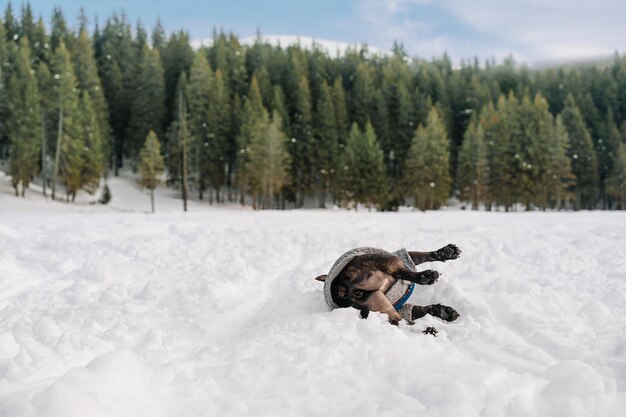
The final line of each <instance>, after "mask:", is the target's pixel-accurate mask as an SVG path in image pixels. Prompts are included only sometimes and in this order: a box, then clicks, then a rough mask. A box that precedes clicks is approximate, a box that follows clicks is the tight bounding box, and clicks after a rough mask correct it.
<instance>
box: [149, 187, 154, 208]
mask: <svg viewBox="0 0 626 417" xmlns="http://www.w3.org/2000/svg"><path fill="white" fill-rule="evenodd" d="M150 206H151V207H152V212H153V213H154V188H150Z"/></svg>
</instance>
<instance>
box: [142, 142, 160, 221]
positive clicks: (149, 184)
mask: <svg viewBox="0 0 626 417" xmlns="http://www.w3.org/2000/svg"><path fill="white" fill-rule="evenodd" d="M137 170H138V171H139V175H141V186H142V187H144V188H147V189H148V190H150V206H151V208H152V212H153V213H154V189H155V188H156V187H157V185H159V183H160V182H161V181H160V180H159V176H160V175H161V174H162V173H163V171H164V170H165V166H164V163H163V156H162V155H161V144H160V143H159V139H158V138H157V136H156V134H155V133H154V131H153V130H151V131H150V132H149V133H148V136H147V137H146V142H145V144H144V146H143V148H142V149H141V151H140V153H139V166H138V169H137Z"/></svg>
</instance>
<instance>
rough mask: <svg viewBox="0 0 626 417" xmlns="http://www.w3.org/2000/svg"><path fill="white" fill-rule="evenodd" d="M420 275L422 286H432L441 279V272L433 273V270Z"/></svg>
mask: <svg viewBox="0 0 626 417" xmlns="http://www.w3.org/2000/svg"><path fill="white" fill-rule="evenodd" d="M419 274H420V275H419V284H420V285H432V284H434V283H435V282H437V280H438V279H439V272H437V271H433V270H432V269H427V270H426V271H422V272H420V273H419Z"/></svg>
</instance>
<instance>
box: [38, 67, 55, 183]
mask: <svg viewBox="0 0 626 417" xmlns="http://www.w3.org/2000/svg"><path fill="white" fill-rule="evenodd" d="M37 84H38V87H39V93H40V94H39V99H40V105H41V180H42V181H41V182H42V186H43V195H46V186H47V183H48V181H49V179H50V178H49V172H48V171H49V167H48V148H49V146H50V145H49V141H48V139H49V138H51V137H53V136H52V132H53V128H52V126H53V121H54V116H55V113H56V112H55V109H56V102H55V99H54V98H55V97H54V96H55V94H54V85H53V78H52V74H51V73H50V69H49V68H48V65H46V63H45V62H40V63H39V65H38V66H37Z"/></svg>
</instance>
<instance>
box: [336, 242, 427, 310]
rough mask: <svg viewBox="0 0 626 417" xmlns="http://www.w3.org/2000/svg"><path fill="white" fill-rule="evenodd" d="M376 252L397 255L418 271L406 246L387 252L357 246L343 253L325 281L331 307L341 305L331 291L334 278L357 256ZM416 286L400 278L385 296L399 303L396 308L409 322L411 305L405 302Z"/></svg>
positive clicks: (394, 302) (392, 302)
mask: <svg viewBox="0 0 626 417" xmlns="http://www.w3.org/2000/svg"><path fill="white" fill-rule="evenodd" d="M374 253H383V254H386V255H393V256H397V257H398V258H400V259H401V260H402V262H404V265H405V266H406V267H407V268H409V269H410V270H412V271H417V267H416V266H415V263H414V262H413V259H411V257H410V256H409V253H408V252H407V250H406V249H404V248H402V249H398V250H397V251H395V252H387V251H385V250H382V249H378V248H356V249H352V250H349V251H348V252H346V253H344V254H343V255H341V256H340V257H339V259H337V260H336V261H335V263H334V264H333V266H332V267H330V271H329V272H328V276H327V277H326V280H325V281H324V298H325V299H326V303H327V304H328V305H329V306H330V308H332V309H335V308H339V306H338V305H337V304H336V303H335V302H334V301H333V296H332V294H331V291H330V286H331V284H332V282H333V280H334V279H335V278H337V276H338V275H339V273H340V272H341V271H342V270H343V268H345V266H346V265H348V263H349V262H350V261H351V260H353V259H354V258H356V257H357V256H361V255H369V254H374ZM414 286H415V284H413V283H412V282H409V281H405V280H402V279H399V280H397V281H396V283H395V284H393V285H392V286H391V288H389V290H387V292H386V293H385V297H387V299H388V300H389V301H391V304H393V305H394V307H395V306H396V304H399V305H398V306H397V307H396V310H398V313H400V315H401V316H402V318H404V319H405V320H406V321H408V322H412V320H411V306H410V305H408V304H405V302H406V299H408V297H409V296H410V294H411V291H413V287H414ZM403 299H404V300H403Z"/></svg>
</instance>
